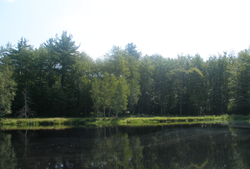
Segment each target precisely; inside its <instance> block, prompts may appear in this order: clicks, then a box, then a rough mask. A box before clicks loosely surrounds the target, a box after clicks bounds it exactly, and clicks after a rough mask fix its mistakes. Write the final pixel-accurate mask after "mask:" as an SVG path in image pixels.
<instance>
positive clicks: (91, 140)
mask: <svg viewBox="0 0 250 169" xmlns="http://www.w3.org/2000/svg"><path fill="white" fill-rule="evenodd" d="M249 143H250V125H249V124H244V123H240V124H229V125H221V124H207V125H206V124H199V125H173V126H153V127H152V126H151V127H150V126H142V127H124V126H123V127H121V126H120V127H119V126H116V127H95V128H77V127H75V128H71V129H64V130H1V132H0V168H4V169H7V168H20V169H25V168H37V169H40V168H41V169H45V168H47V169H52V168H57V169H59V168H72V169H73V168H149V169H152V168H153V169H157V168H161V169H162V168H185V169H186V168H194V169H198V168H199V169H201V168H241V169H242V168H250V145H249Z"/></svg>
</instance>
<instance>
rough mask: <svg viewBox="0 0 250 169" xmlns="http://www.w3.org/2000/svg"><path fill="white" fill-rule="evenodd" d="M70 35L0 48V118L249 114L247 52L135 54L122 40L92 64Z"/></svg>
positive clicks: (249, 57)
mask: <svg viewBox="0 0 250 169" xmlns="http://www.w3.org/2000/svg"><path fill="white" fill-rule="evenodd" d="M72 38H73V37H72V35H67V32H63V33H62V35H61V36H57V35H56V36H55V38H50V39H48V40H47V41H46V42H45V43H43V44H42V45H41V46H40V47H39V48H38V49H37V48H34V47H33V46H32V45H30V44H28V41H27V40H26V39H25V38H21V40H20V41H18V44H17V46H12V45H11V44H7V45H6V46H5V47H3V46H2V47H1V49H0V116H4V115H7V114H9V115H8V116H21V115H22V114H21V113H20V112H22V111H20V110H22V109H25V110H27V111H28V110H29V111H28V115H32V116H35V117H90V116H106V117H107V116H118V115H120V116H121V115H180V116H191V115H192V116H193V115H220V114H243V115H246V114H249V112H248V110H249V108H250V104H249V103H250V83H249V81H250V49H245V50H242V51H240V52H239V53H238V54H235V53H233V52H231V53H227V52H224V53H223V54H218V56H211V57H210V58H209V59H208V60H207V61H204V60H203V59H202V57H201V56H200V55H199V54H197V55H195V56H190V55H186V56H182V55H178V57H177V58H175V59H172V58H166V57H168V56H164V57H163V56H161V55H159V54H154V55H151V56H148V55H145V56H142V54H141V52H139V51H138V50H137V49H136V45H135V44H133V43H129V44H127V45H126V46H125V49H123V48H121V47H118V46H113V47H112V48H111V50H110V51H109V52H108V53H107V54H105V55H104V57H103V58H101V59H96V60H93V59H92V58H91V57H90V56H88V54H86V53H85V52H79V51H78V48H79V46H77V44H75V42H74V41H73V40H72ZM97 50H98V49H97ZM169 57H172V56H169ZM11 112H12V113H11Z"/></svg>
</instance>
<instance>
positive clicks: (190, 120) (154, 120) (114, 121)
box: [0, 115, 250, 127]
mask: <svg viewBox="0 0 250 169" xmlns="http://www.w3.org/2000/svg"><path fill="white" fill-rule="evenodd" d="M230 121H248V122H250V116H249V115H248V116H242V115H230V116H229V115H221V116H191V117H118V118H115V117H112V118H109V117H106V118H105V119H104V118H103V117H102V118H101V117H99V118H94V117H92V118H29V119H28V121H26V119H20V118H8V119H1V122H0V123H1V125H11V126H17V127H18V126H19V127H21V126H27V125H28V126H79V125H84V126H88V125H157V124H194V123H211V122H224V123H225V122H230Z"/></svg>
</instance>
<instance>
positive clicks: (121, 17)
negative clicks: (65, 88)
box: [0, 0, 250, 58]
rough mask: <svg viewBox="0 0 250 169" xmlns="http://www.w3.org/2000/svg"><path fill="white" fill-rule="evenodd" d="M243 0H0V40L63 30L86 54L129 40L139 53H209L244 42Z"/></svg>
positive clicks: (36, 38)
mask: <svg viewBox="0 0 250 169" xmlns="http://www.w3.org/2000/svg"><path fill="white" fill-rule="evenodd" d="M249 6H250V1H248V0H239V1H231V0H220V1H218V0H209V1H200V0H189V1H187V0H177V1H167V0H155V1H145V0H137V1H133V0H126V1H117V0H105V1H103V0H93V1H82V0H72V1H62V0H53V1H49V0H43V1H32V0H22V1H21V0H0V19H1V23H4V26H1V27H0V31H1V32H2V34H1V39H0V45H5V44H6V43H7V42H8V41H10V42H11V43H13V44H16V43H17V41H18V40H19V39H20V38H21V37H22V36H23V37H25V38H27V39H28V40H29V41H30V44H32V45H34V46H35V47H36V48H37V47H39V45H40V44H42V43H44V42H45V41H46V40H48V39H49V38H51V37H55V35H56V34H59V35H60V34H61V33H62V31H63V30H67V31H68V33H70V34H72V35H73V37H74V40H75V41H76V43H77V44H79V43H81V48H80V50H84V51H86V52H87V53H88V54H89V55H90V56H91V57H93V58H97V57H100V56H102V55H104V54H105V53H106V52H108V51H109V49H111V47H112V46H113V45H117V46H121V47H124V46H125V45H126V44H127V43H131V42H133V43H134V44H136V45H137V47H138V50H139V51H141V52H142V53H143V55H144V54H148V55H151V54H154V53H159V54H162V55H163V56H164V57H176V55H177V54H178V53H179V54H181V53H184V54H187V53H188V54H191V55H194V54H195V53H199V54H200V55H201V56H202V57H203V58H207V57H208V56H209V55H210V54H217V53H218V52H220V53H222V52H223V51H230V50H232V49H234V50H236V51H238V50H242V49H245V48H248V46H249V44H250V40H249V39H250V34H249V30H250V24H249V23H248V22H247V21H248V19H249V18H248V17H249V14H248V11H249V9H248V8H249Z"/></svg>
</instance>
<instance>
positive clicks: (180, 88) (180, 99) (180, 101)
mask: <svg viewBox="0 0 250 169" xmlns="http://www.w3.org/2000/svg"><path fill="white" fill-rule="evenodd" d="M180 115H181V116H182V91H181V83H180Z"/></svg>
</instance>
